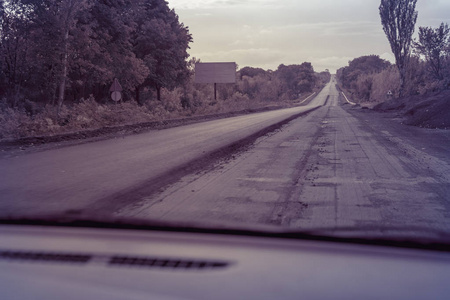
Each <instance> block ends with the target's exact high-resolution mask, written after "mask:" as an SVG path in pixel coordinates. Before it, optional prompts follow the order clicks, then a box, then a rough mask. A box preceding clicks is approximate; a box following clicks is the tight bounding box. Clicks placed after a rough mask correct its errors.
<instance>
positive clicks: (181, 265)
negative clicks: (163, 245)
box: [109, 256, 229, 270]
mask: <svg viewBox="0 0 450 300" xmlns="http://www.w3.org/2000/svg"><path fill="white" fill-rule="evenodd" d="M109 265H120V266H133V267H150V268H172V269H195V270H205V269H219V268H225V267H227V266H228V265H229V263H228V262H223V261H203V260H183V259H161V258H151V257H128V256H113V257H111V259H110V261H109Z"/></svg>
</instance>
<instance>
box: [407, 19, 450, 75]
mask: <svg viewBox="0 0 450 300" xmlns="http://www.w3.org/2000/svg"><path fill="white" fill-rule="evenodd" d="M449 46H450V29H449V27H448V25H447V24H444V23H441V25H440V26H439V27H438V28H434V29H433V28H432V27H419V41H416V42H414V47H415V50H416V52H417V53H418V54H419V55H423V56H424V57H425V59H426V61H427V63H428V66H429V70H430V73H431V74H432V76H433V77H434V78H435V79H437V80H443V79H444V73H443V71H444V63H445V60H446V59H448V55H449V53H448V50H449Z"/></svg>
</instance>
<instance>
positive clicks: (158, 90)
mask: <svg viewBox="0 0 450 300" xmlns="http://www.w3.org/2000/svg"><path fill="white" fill-rule="evenodd" d="M156 99H158V101H161V87H160V86H159V85H157V86H156Z"/></svg>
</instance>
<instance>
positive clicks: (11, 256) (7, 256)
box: [0, 251, 92, 263]
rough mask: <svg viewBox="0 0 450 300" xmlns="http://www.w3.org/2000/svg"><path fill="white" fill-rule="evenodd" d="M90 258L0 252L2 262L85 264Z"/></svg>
mask: <svg viewBox="0 0 450 300" xmlns="http://www.w3.org/2000/svg"><path fill="white" fill-rule="evenodd" d="M91 258H92V256H91V255H82V254H67V253H46V252H32V251H0V259H2V260H15V261H21V260H22V261H46V262H65V263H87V262H89V260H90V259H91Z"/></svg>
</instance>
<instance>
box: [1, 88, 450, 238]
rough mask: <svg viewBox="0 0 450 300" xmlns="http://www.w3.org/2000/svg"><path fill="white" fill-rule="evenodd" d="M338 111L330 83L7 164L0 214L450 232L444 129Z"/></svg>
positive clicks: (449, 160)
mask: <svg viewBox="0 0 450 300" xmlns="http://www.w3.org/2000/svg"><path fill="white" fill-rule="evenodd" d="M342 101H343V100H342V97H340V95H339V93H338V91H337V90H336V88H335V86H334V81H332V82H330V84H329V85H327V86H326V87H325V88H324V89H323V90H322V92H321V93H319V94H318V95H317V97H316V98H315V99H314V100H313V101H312V102H311V103H310V104H309V105H308V106H305V107H297V108H293V109H286V110H280V111H272V112H265V113H258V114H253V115H247V116H241V117H234V118H229V119H224V120H217V121H210V122H204V123H199V124H194V125H189V126H183V127H177V128H172V129H165V130H160V131H151V132H147V133H144V134H138V135H134V136H128V137H125V138H120V139H112V140H107V141H101V142H94V143H90V144H85V145H78V146H73V147H66V148H61V149H55V150H49V151H44V152H39V153H33V154H27V155H21V156H18V157H15V158H5V159H2V160H0V168H1V170H2V175H1V176H2V178H1V182H0V211H1V212H2V214H5V213H6V214H17V213H30V212H34V213H46V212H63V211H80V212H83V211H86V212H91V213H107V214H114V215H119V216H127V217H130V216H131V217H139V218H150V219H161V220H177V221H180V220H182V221H196V222H210V223H216V224H222V223H225V224H276V225H282V226H286V227H290V228H302V229H312V228H333V227H365V228H368V227H370V226H373V227H379V226H384V227H389V226H391V227H401V228H408V227H410V228H413V227H422V228H430V229H438V230H444V231H447V232H448V231H450V221H449V220H450V219H449V216H450V215H449V212H450V196H449V195H450V152H449V150H448V149H449V146H450V134H449V131H445V130H429V129H421V128H415V127H408V126H404V125H401V124H399V123H398V122H396V121H393V120H391V119H390V118H387V117H384V116H383V115H380V114H377V113H373V112H369V111H366V110H362V109H353V108H349V107H350V105H348V104H347V105H343V102H342ZM305 112H307V113H305ZM289 118H290V119H293V120H290V121H289V122H286V124H284V125H283V126H281V127H280V128H278V129H276V130H274V131H272V132H269V133H266V132H263V131H261V130H263V129H264V128H267V127H269V126H270V125H271V124H279V123H280V122H282V121H284V120H286V119H289ZM250 135H253V137H254V138H255V139H256V137H258V136H259V138H257V139H256V140H255V141H253V142H252V143H251V145H247V146H246V147H244V148H242V147H241V148H238V147H237V146H239V145H241V144H240V143H238V144H237V145H234V146H233V147H228V148H225V150H223V151H222V152H221V151H217V149H224V148H223V147H226V146H228V145H230V144H233V143H236V142H239V141H240V142H242V143H244V142H249V141H252V140H251V139H250V140H249V139H246V138H247V137H248V136H250ZM244 145H245V143H244ZM236 149H237V151H236V152H232V151H234V150H236Z"/></svg>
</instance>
